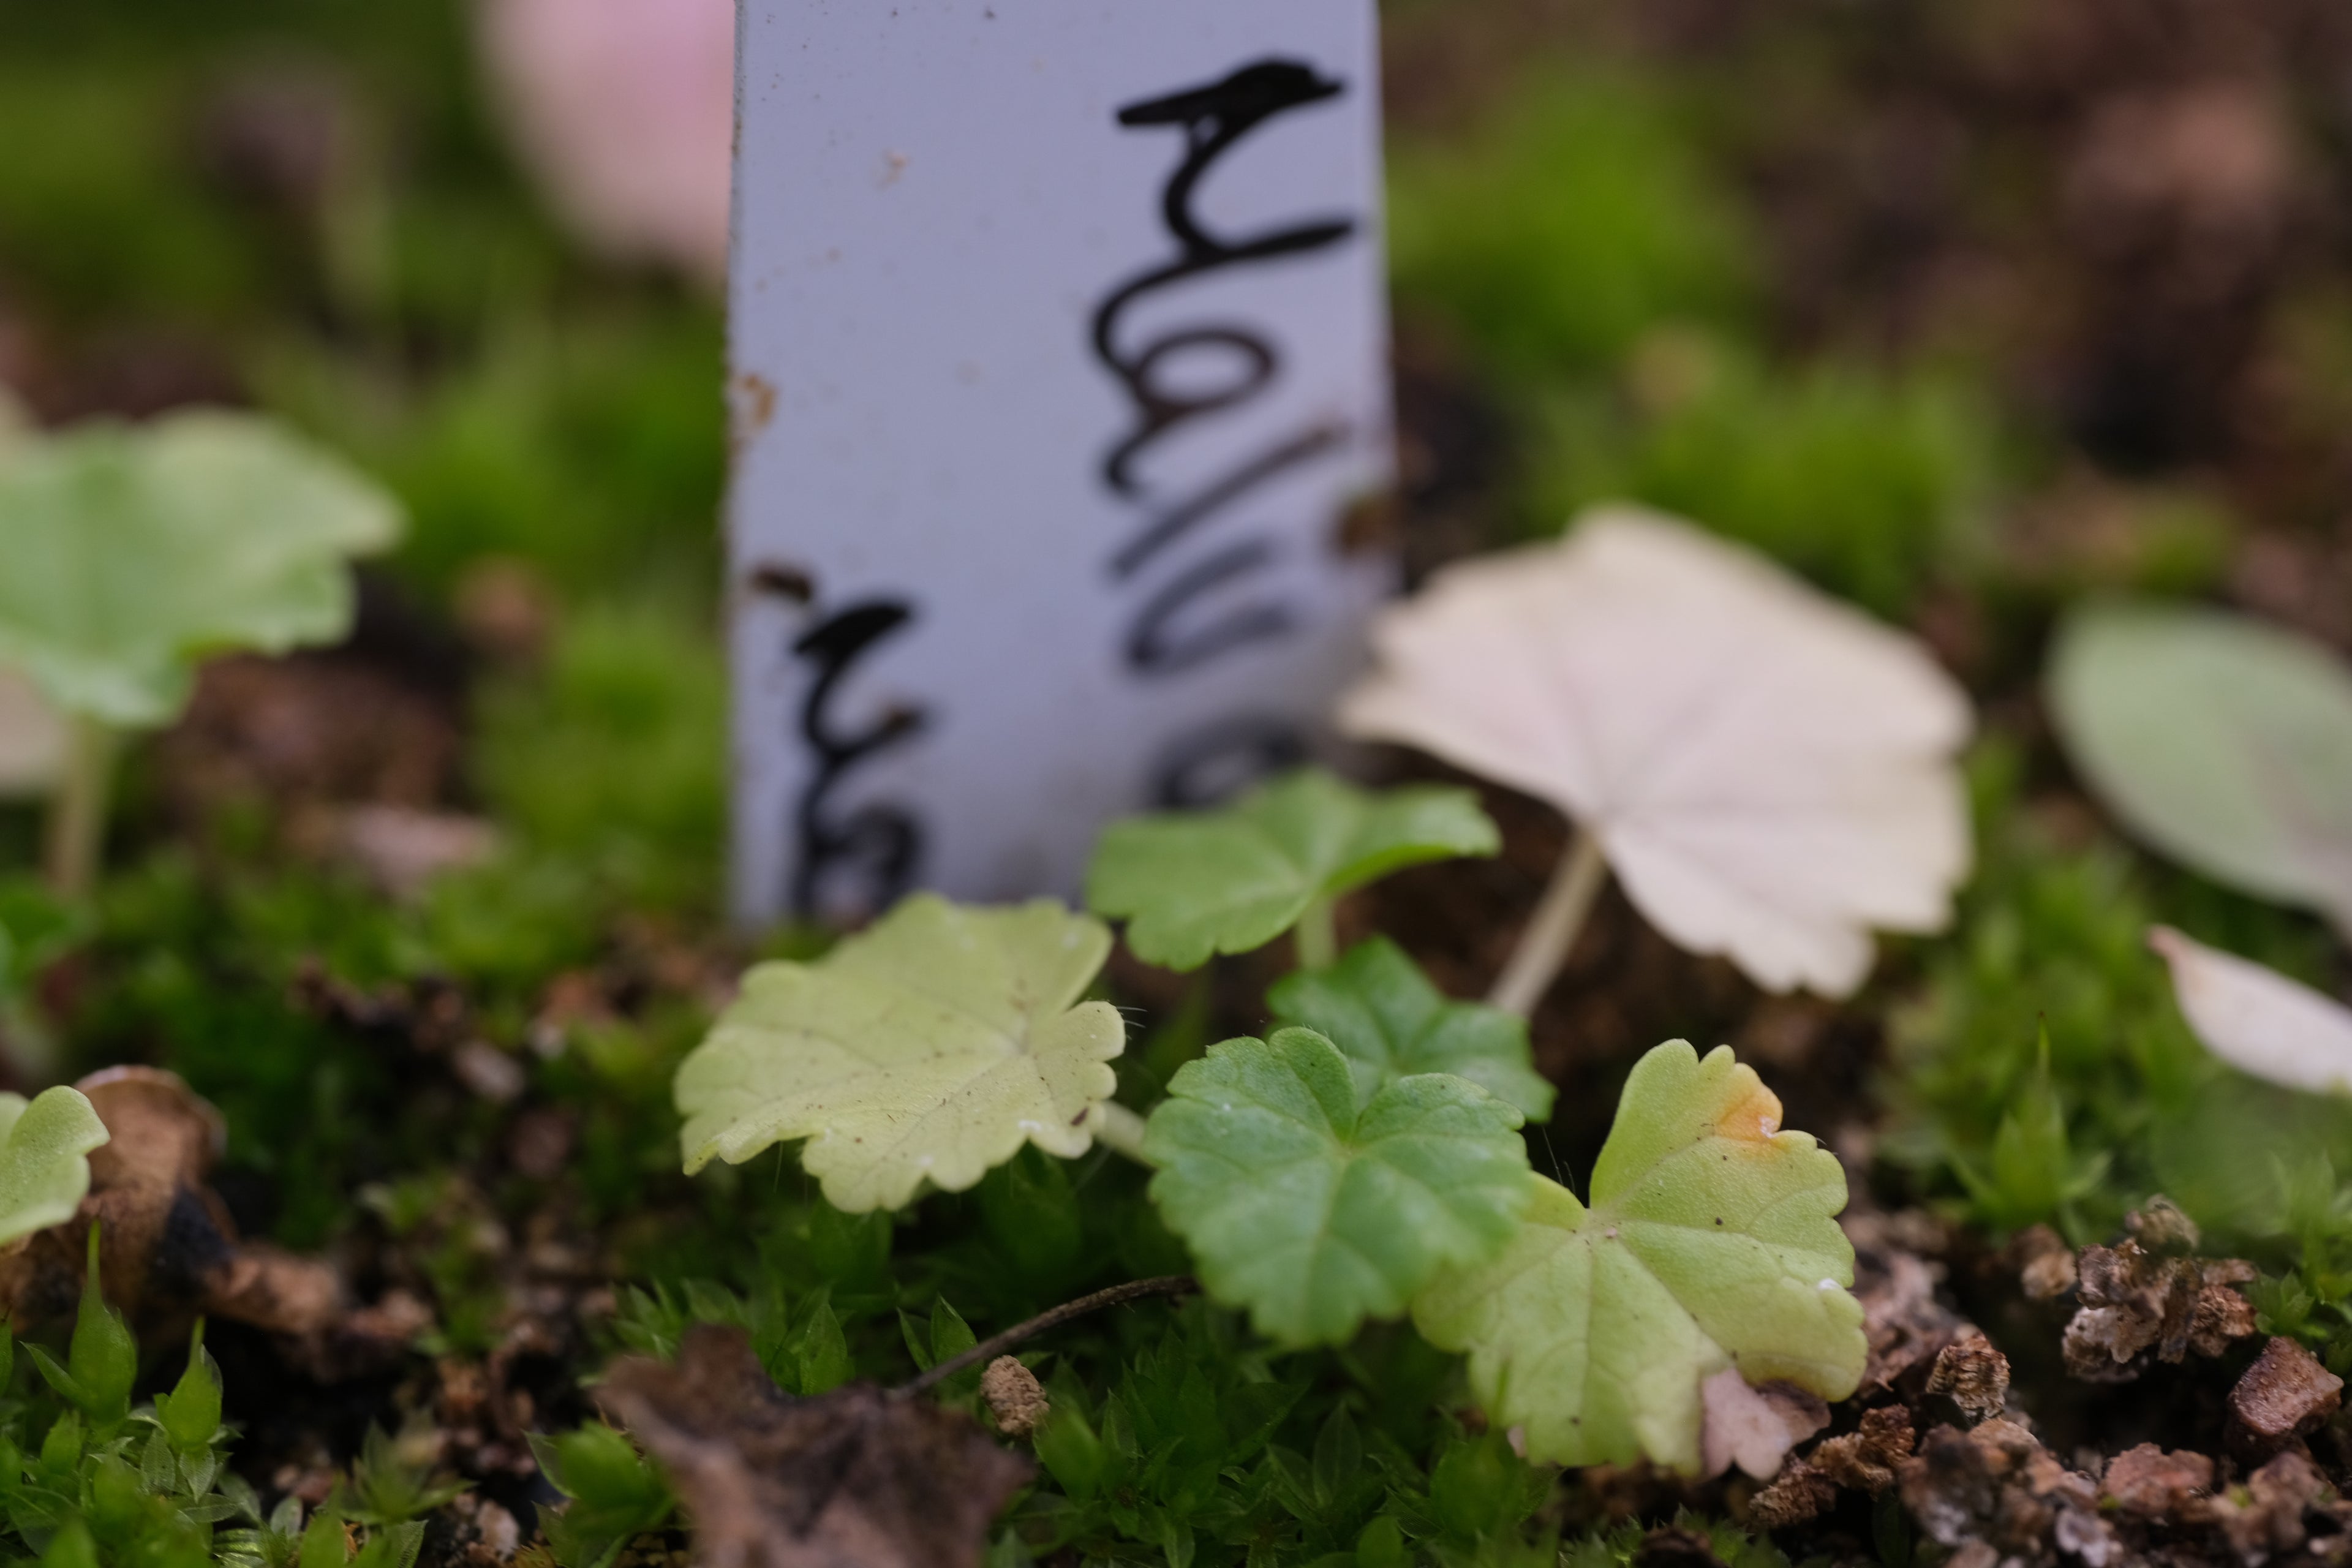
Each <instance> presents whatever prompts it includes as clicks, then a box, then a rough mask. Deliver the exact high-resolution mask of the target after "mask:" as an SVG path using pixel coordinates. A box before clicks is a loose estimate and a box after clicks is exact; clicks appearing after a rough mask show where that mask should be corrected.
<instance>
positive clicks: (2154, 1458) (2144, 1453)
mask: <svg viewBox="0 0 2352 1568" xmlns="http://www.w3.org/2000/svg"><path fill="white" fill-rule="evenodd" d="M2099 1489H2100V1491H2101V1494H2102V1495H2103V1496H2105V1497H2107V1498H2110V1499H2112V1500H2114V1502H2115V1505H2116V1507H2117V1508H2118V1509H2120V1510H2122V1511H2124V1512H2125V1513H2127V1514H2131V1515H2133V1516H2135V1517H2136V1518H2139V1519H2147V1520H2174V1519H2177V1518H2178V1517H2179V1515H2180V1514H2181V1513H2182V1511H2183V1510H2185V1509H2187V1508H2188V1507H2189V1505H2190V1504H2191V1503H2193V1502H2196V1501H2198V1500H2201V1499H2203V1498H2204V1496H2205V1495H2206V1494H2207V1493H2208V1492H2210V1491H2211V1490H2212V1489H2213V1461H2212V1460H2211V1459H2210V1458H2206V1457H2205V1456H2204V1455H2202V1454H2199V1453H2194V1452H2191V1451H2189V1450H2187V1449H2183V1450H2181V1451H2179V1452H2178V1453H2170V1454H2168V1453H2166V1452H2165V1451H2164V1450H2163V1449H2162V1448H2160V1447H2157V1446H2156V1445H2155V1444H2154V1443H2142V1444H2141V1445H2140V1446H2139V1447H2137V1448H2126V1449H2125V1450H2124V1451H2123V1452H2122V1453H2120V1454H2117V1455H2116V1457H2115V1458H2112V1459H2109V1460H2108V1461H2107V1470H2106V1474H2105V1477H2104V1478H2103V1479H2101V1480H2100V1483H2099Z"/></svg>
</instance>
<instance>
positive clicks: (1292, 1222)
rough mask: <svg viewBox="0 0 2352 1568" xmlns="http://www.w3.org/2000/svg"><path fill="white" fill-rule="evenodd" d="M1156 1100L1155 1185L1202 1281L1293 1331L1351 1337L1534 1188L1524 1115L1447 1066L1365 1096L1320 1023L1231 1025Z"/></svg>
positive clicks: (1496, 1245)
mask: <svg viewBox="0 0 2352 1568" xmlns="http://www.w3.org/2000/svg"><path fill="white" fill-rule="evenodd" d="M1168 1096H1169V1097H1168V1099H1167V1100H1166V1101H1164V1102H1163V1103H1162V1104H1161V1105H1160V1108H1159V1109H1158V1110H1154V1111H1153V1112H1152V1113H1151V1120H1150V1123H1149V1125H1148V1127H1147V1129H1146V1131H1145V1135H1144V1140H1143V1152H1144V1156H1145V1158H1147V1159H1149V1160H1150V1162H1151V1163H1153V1164H1155V1165H1157V1166H1159V1167H1160V1171H1159V1173H1158V1174H1157V1175H1155V1176H1153V1177H1152V1178H1151V1196H1152V1199H1153V1201H1154V1202H1156V1203H1158V1204H1159V1205H1160V1213H1161V1215H1163V1216H1165V1217H1166V1219H1167V1221H1168V1224H1169V1226H1171V1228H1172V1229H1174V1230H1175V1231H1176V1233H1177V1234H1178V1235H1180V1236H1181V1237H1183V1238H1184V1239H1185V1240H1186V1241H1187V1242H1189V1243H1191V1245H1192V1251H1193V1254H1194V1256H1195V1257H1196V1258H1199V1260H1200V1268H1201V1279H1202V1282H1203V1283H1204V1284H1206V1285H1207V1286H1208V1288H1209V1289H1210V1292H1211V1293H1212V1294H1213V1295H1215V1296H1216V1297H1218V1298H1219V1299H1220V1300H1224V1301H1227V1302H1230V1303H1232V1304H1234V1305H1236V1306H1246V1307H1247V1308H1249V1310H1250V1314H1251V1317H1252V1319H1253V1320H1254V1321H1255V1323H1256V1325H1257V1328H1258V1331H1260V1332H1261V1333H1264V1334H1265V1335H1267V1336H1268V1337H1269V1338H1272V1339H1276V1340H1279V1341H1281V1342H1285V1343H1287V1344H1309V1343H1328V1342H1343V1341H1345V1340H1347V1339H1348V1338H1349V1337H1350V1336H1352V1335H1353V1334H1354V1333H1355V1331H1356V1330H1357V1328H1358V1327H1359V1326H1360V1325H1361V1324H1362V1322H1363V1321H1364V1320H1365V1319H1366V1318H1368V1317H1370V1318H1380V1317H1392V1316H1394V1315H1396V1314H1397V1313H1399V1312H1402V1310H1404V1309H1405V1306H1406V1304H1407V1303H1408V1302H1410V1301H1411V1300H1412V1297H1413V1293H1414V1292H1415V1291H1417V1290H1419V1289H1422V1288H1423V1286H1426V1285H1428V1284H1429V1283H1430V1282H1431V1281H1432V1280H1433V1279H1435V1278H1436V1277H1437V1275H1438V1273H1439V1271H1440V1270H1443V1269H1448V1268H1465V1267H1468V1266H1470V1265H1473V1264H1476V1263H1480V1262H1484V1261H1485V1260H1486V1259H1487V1258H1492V1257H1493V1256H1494V1255H1495V1254H1496V1252H1497V1251H1498V1250H1500V1249H1501V1247H1502V1246H1503V1244H1504V1243H1505V1242H1507V1240H1509V1239H1510V1237H1511V1232H1512V1228H1513V1222H1514V1221H1515V1220H1516V1219H1517V1217H1518V1214H1519V1211H1520V1210H1521V1209H1522V1208H1524V1207H1525V1206H1526V1205H1527V1202H1528V1184H1527V1183H1528V1155H1527V1149H1526V1146H1525V1145H1523V1144H1522V1143H1521V1142H1519V1140H1518V1138H1517V1135H1516V1134H1517V1130H1518V1127H1519V1123H1520V1121H1521V1117H1520V1115H1519V1113H1518V1111H1517V1110H1515V1109H1513V1108H1512V1107H1511V1106H1510V1105H1509V1104H1507V1103H1506V1102H1505V1101H1503V1100H1496V1099H1495V1098H1494V1097H1493V1096H1491V1095H1489V1094H1488V1093H1486V1090H1484V1089H1480V1088H1478V1087H1477V1086H1476V1085H1475V1084H1473V1083H1470V1082H1468V1081H1467V1080H1465V1079H1458V1078H1454V1077H1452V1076H1451V1075H1449V1074H1445V1073H1416V1074H1413V1075H1412V1076H1410V1077H1406V1078H1400V1079H1396V1080H1395V1081H1393V1082H1391V1083H1389V1084H1387V1085H1386V1086H1385V1087H1383V1088H1381V1089H1380V1090H1379V1091H1378V1092H1377V1093H1375V1094H1374V1095H1372V1097H1371V1099H1370V1102H1369V1103H1366V1104H1364V1105H1363V1106H1362V1107H1361V1109H1359V1108H1358V1103H1357V1099H1356V1086H1355V1081H1354V1079H1353V1077H1352V1076H1351V1075H1350V1073H1349V1064H1348V1059H1347V1058H1345V1057H1343V1056H1341V1055H1340V1054H1339V1047H1336V1046H1334V1045H1333V1044H1332V1043H1331V1042H1330V1041H1328V1040H1327V1039H1325V1038H1324V1037H1322V1036H1320V1035H1318V1034H1317V1033H1315V1032H1314V1031H1313V1030H1311V1029H1282V1030H1277V1031H1276V1033H1275V1035H1274V1037H1272V1038H1271V1039H1268V1040H1255V1039H1239V1040H1227V1041H1226V1042H1224V1043H1223V1045H1219V1046H1212V1047H1209V1054H1208V1056H1207V1057H1206V1058H1202V1060H1200V1061H1196V1062H1190V1063H1187V1064H1186V1065H1185V1066H1184V1067H1183V1068H1181V1070H1180V1071H1178V1073H1177V1074H1176V1077H1175V1078H1174V1079H1173V1080H1172V1081H1171V1083H1170V1084H1169V1086H1168Z"/></svg>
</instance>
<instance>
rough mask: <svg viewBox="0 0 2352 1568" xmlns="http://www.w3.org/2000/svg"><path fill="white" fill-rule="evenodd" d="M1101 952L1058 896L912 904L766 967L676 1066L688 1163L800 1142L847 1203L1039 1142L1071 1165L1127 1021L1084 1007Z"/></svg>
mask: <svg viewBox="0 0 2352 1568" xmlns="http://www.w3.org/2000/svg"><path fill="white" fill-rule="evenodd" d="M1109 952H1110V932H1109V931H1108V930H1107V929H1105V927H1104V926H1103V924H1102V923H1101V922H1100V921H1095V920H1090V919H1088V918H1087V917H1086V916H1084V915H1079V914H1073V913H1071V912H1070V911H1069V910H1066V909H1064V908H1063V907H1062V906H1061V905H1060V904H1058V903H1055V901H1053V900H1050V899H1039V900H1032V901H1031V902H1029V903H1025V904H1020V905H1013V906H1009V907H1004V908H996V909H966V908H961V907H959V906H957V905H955V904H951V903H949V902H948V901H947V900H944V899H940V898H937V897H934V896H932V895H930V894H918V895H916V896H915V897H913V898H910V899H908V900H905V901H904V902H902V903H901V904H899V905H898V908H896V909H895V910H892V911H891V912H890V913H889V914H888V915H887V917H885V918H884V919H883V920H881V921H877V923H876V924H875V925H874V926H873V927H872V928H871V929H869V930H867V931H864V932H862V933H860V934H858V935H856V936H854V937H851V938H849V939H848V940H847V941H845V942H843V943H842V944H841V945H840V946H839V947H837V948H835V949H834V951H833V952H830V953H828V954H826V955H825V956H824V958H822V959H820V960H818V961H817V962H815V963H763V964H761V965H760V966H759V967H757V968H755V969H753V970H752V971H751V973H749V974H747V975H745V976H744V980H743V991H742V994H741V996H740V998H738V999H737V1001H736V1002H735V1003H734V1005H731V1006H730V1007H729V1008H728V1009H727V1011H726V1012H725V1013H724V1014H722V1015H721V1016H720V1017H719V1022H718V1024H717V1025H716V1026H714V1027H713V1029H712V1030H711V1033H710V1035H709V1038H707V1039H705V1040H704V1041H703V1042H702V1044H701V1045H700V1046H698V1047H696V1048H695V1050H694V1051H693V1053H692V1054H691V1055H689V1056H688V1058H687V1059H686V1061H685V1062H684V1063H683V1064H682V1065H681V1066H680V1067H679V1068H678V1072H677V1106H678V1110H680V1111H681V1112H682V1113H683V1114H684V1115H685V1117H686V1128H685V1131H684V1132H683V1134H682V1140H683V1144H684V1149H685V1155H686V1169H687V1171H688V1173H693V1172H696V1171H698V1170H700V1169H701V1168H702V1167H703V1166H704V1165H706V1164H708V1163H709V1162H710V1161H712V1160H713V1159H721V1160H725V1161H727V1162H728V1163H730V1164H740V1163H742V1162H743V1161H745V1160H748V1159H750V1158H751V1156H752V1155H754V1154H757V1153H758V1152H761V1150H763V1149H766V1148H767V1147H769V1146H770V1145H772V1144H774V1143H779V1142H788V1141H791V1140H794V1139H803V1138H804V1139H806V1140H807V1141H808V1142H807V1145H806V1147H805V1148H804V1149H803V1151H802V1154H801V1163H802V1164H803V1166H804V1167H805V1168H806V1169H807V1171H808V1173H810V1174H811V1175H813V1176H814V1177H816V1178H817V1179H818V1180H819V1181H820V1182H821V1183H822V1184H824V1195H825V1198H826V1201H827V1202H829V1203H831V1204H832V1205H833V1206H834V1207H835V1208H837V1209H840V1210H842V1211H843V1212H845V1213H850V1214H856V1213H861V1212H864V1211H866V1210H869V1209H877V1208H897V1207H899V1206H901V1205H905V1204H906V1203H907V1202H908V1200H909V1199H911V1198H912V1197H913V1196H914V1195H915V1193H916V1190H917V1189H918V1188H919V1187H920V1186H921V1185H922V1184H924V1183H925V1182H929V1184H931V1185H933V1186H935V1187H938V1188H940V1189H942V1190H944V1191H947V1192H961V1191H962V1190H964V1189H965V1188H967V1187H969V1186H971V1185H972V1184H974V1183H975V1182H977V1181H979V1180H980V1178H981V1177H982V1175H984V1174H986V1173H987V1172H988V1171H989V1169H990V1168H991V1167H992V1166H995V1165H1000V1164H1003V1163H1004V1162H1005V1161H1007V1160H1009V1159H1011V1158H1012V1157H1013V1154H1014V1153H1016V1152H1019V1150H1020V1148H1021V1146H1022V1144H1024V1142H1027V1143H1035V1144H1036V1145H1037V1146H1038V1147H1039V1148H1041V1149H1043V1150H1045V1152H1048V1153H1051V1154H1059V1155H1061V1156H1063V1157H1064V1158H1074V1157H1076V1155H1079V1154H1083V1153H1085V1152H1087V1148H1088V1147H1089V1145H1090V1144H1091V1143H1092V1142H1093V1132H1092V1131H1091V1128H1090V1125H1089V1123H1090V1121H1091V1119H1092V1116H1093V1113H1094V1112H1095V1110H1096V1108H1097V1106H1098V1105H1100V1104H1101V1103H1102V1102H1103V1101H1105V1100H1108V1099H1109V1098H1110V1094H1111V1090H1112V1089H1114V1088H1115V1087H1116V1080H1115V1079H1114V1077H1113V1075H1112V1072H1111V1069H1110V1066H1109V1063H1110V1060H1111V1058H1114V1057H1116V1056H1118V1054H1119V1051H1120V1050H1121V1048H1122V1047H1123V1046H1124V1044H1125V1026H1124V1024H1122V1023H1121V1021H1120V1019H1119V1016H1118V1012H1117V1010H1116V1009H1114V1008H1113V1007H1112V1006H1111V1005H1110V1004H1108V1002H1080V1001H1079V997H1080V996H1082V995H1083V994H1085V992H1086V988H1087V984H1088V983H1089V982H1090V981H1092V980H1093V979H1094V977H1095V973H1096V971H1097V970H1099V969H1100V968H1101V967H1102V963H1103V960H1104V959H1105V958H1106V957H1108V955H1109Z"/></svg>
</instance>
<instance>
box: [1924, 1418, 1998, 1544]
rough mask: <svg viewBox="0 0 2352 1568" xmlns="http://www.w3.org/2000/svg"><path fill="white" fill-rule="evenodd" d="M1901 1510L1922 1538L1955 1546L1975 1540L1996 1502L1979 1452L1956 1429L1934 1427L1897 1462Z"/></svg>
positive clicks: (1990, 1476) (1989, 1469)
mask: <svg viewBox="0 0 2352 1568" xmlns="http://www.w3.org/2000/svg"><path fill="white" fill-rule="evenodd" d="M1899 1480H1900V1482H1901V1485H1902V1488H1903V1506H1904V1507H1905V1508H1906V1509H1908V1510H1911V1517H1912V1518H1913V1519H1914V1520H1916V1521H1917V1522H1918V1525H1919V1528H1920V1529H1921V1530H1923V1531H1926V1532H1927V1537H1928V1539H1930V1540H1931V1541H1934V1542H1937V1543H1938V1544H1939V1545H1943V1546H1950V1547H1958V1546H1959V1545H1960V1544H1962V1543H1963V1542H1968V1541H1971V1540H1975V1539H1978V1538H1979V1531H1981V1530H1982V1528H1983V1525H1984V1522H1985V1521H1988V1520H1990V1518H1991V1517H1992V1514H1993V1509H1994V1507H1995V1505H1996V1503H1997V1501H1998V1500H1999V1497H2000V1492H1999V1489H1998V1488H1997V1487H1996V1486H1995V1484H1994V1479H1993V1473H1992V1466H1991V1464H1990V1462H1989V1461H1988V1460H1987V1458H1986V1457H1985V1451H1984V1449H1983V1448H1982V1447H1979V1446H1978V1445H1977V1444H1975V1443H1973V1442H1970V1441H1969V1435H1968V1434H1967V1433H1965V1432H1963V1431H1961V1430H1960V1429H1959V1428H1958V1427H1957V1426H1937V1427H1936V1428H1934V1429H1933V1430H1932V1431H1930V1432H1929V1433H1928V1434H1927V1438H1926V1439H1925V1440H1924V1441H1923V1442H1922V1443H1921V1444H1920V1446H1919V1451H1918V1452H1917V1453H1916V1454H1915V1455H1913V1456H1912V1457H1911V1458H1908V1459H1906V1460H1905V1461H1904V1462H1903V1466H1902V1468H1901V1471H1900V1473H1899Z"/></svg>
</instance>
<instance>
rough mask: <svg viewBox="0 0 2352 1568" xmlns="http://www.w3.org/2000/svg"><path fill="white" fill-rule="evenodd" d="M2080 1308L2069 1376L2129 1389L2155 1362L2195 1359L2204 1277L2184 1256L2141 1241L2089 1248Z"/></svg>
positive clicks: (2069, 1339) (2068, 1343) (2068, 1339)
mask: <svg viewBox="0 0 2352 1568" xmlns="http://www.w3.org/2000/svg"><path fill="white" fill-rule="evenodd" d="M2080 1268H2081V1275H2082V1278H2081V1281H2080V1284H2079V1286H2078V1289H2079V1291H2080V1293H2081V1299H2082V1302H2083V1304H2082V1306H2081V1307H2080V1308H2078V1309H2077V1310H2075V1313H2074V1321H2071V1322H2069V1323H2068V1324H2067V1325H2066V1336H2065V1340H2064V1343H2063V1349H2064V1352H2065V1357H2066V1370H2067V1372H2068V1373H2071V1374H2072V1375H2073V1376H2074V1377H2076V1378H2079V1379H2081V1380H2082V1381H2083V1382H2085V1383H2128V1382H2130V1381H2132V1380H2133V1379H2134V1378H2137V1376H2139V1374H2140V1373H2142V1372H2143V1371H2144V1370H2146V1368H2147V1365H2148V1363H2150V1362H2151V1361H2162V1362H2176V1363H2177V1362H2179V1361H2180V1360H2181V1359H2182V1358H2184V1357H2185V1356H2186V1355H2187V1354H2188V1353H2189V1340H2190V1336H2191V1332H2192V1331H2193V1330H2194V1328H2195V1326H2196V1321H2197V1302H2198V1298H2199V1297H2200V1295H2201V1294H2202V1293H2203V1290H2204V1278H2203V1274H2202V1272H2201V1271H2200V1269H2199V1268H2198V1267H2197V1265H2196V1264H2195V1263H2194V1262H2193V1261H2191V1260H2190V1259H2189V1258H2159V1257H2158V1256H2157V1255H2156V1254H2154V1253H2151V1252H2149V1251H2148V1250H2147V1248H2145V1247H2141V1246H2140V1245H2139V1244H2138V1243H2137V1242H2136V1241H2125V1242H2121V1243H2118V1244H2117V1245H2116V1246H2115V1247H2084V1249H2083V1256H2082V1262H2081V1265H2080Z"/></svg>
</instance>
